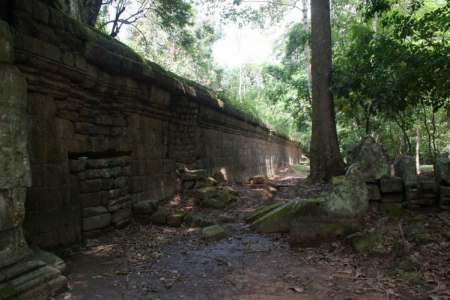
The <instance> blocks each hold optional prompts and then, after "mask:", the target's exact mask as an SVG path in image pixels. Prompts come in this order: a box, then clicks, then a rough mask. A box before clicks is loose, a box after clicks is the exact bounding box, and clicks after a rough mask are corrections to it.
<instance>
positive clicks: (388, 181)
mask: <svg viewBox="0 0 450 300" xmlns="http://www.w3.org/2000/svg"><path fill="white" fill-rule="evenodd" d="M380 190H381V192H382V193H396V192H402V191H403V182H402V179H401V178H400V177H397V176H390V177H389V178H383V179H381V180H380Z"/></svg>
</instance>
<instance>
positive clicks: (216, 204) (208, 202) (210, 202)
mask: <svg viewBox="0 0 450 300" xmlns="http://www.w3.org/2000/svg"><path fill="white" fill-rule="evenodd" d="M200 206H201V207H205V208H214V209H224V208H225V206H226V204H225V203H223V202H222V201H220V200H218V199H215V198H206V199H203V200H202V202H201V204H200Z"/></svg>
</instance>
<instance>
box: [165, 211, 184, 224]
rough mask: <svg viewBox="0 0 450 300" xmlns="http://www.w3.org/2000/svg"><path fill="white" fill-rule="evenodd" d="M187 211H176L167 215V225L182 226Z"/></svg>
mask: <svg viewBox="0 0 450 300" xmlns="http://www.w3.org/2000/svg"><path fill="white" fill-rule="evenodd" d="M185 215H186V213H184V212H174V213H173V214H170V215H169V216H167V225H169V226H172V227H180V226H181V224H183V221H184V217H185Z"/></svg>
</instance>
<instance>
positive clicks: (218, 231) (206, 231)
mask: <svg viewBox="0 0 450 300" xmlns="http://www.w3.org/2000/svg"><path fill="white" fill-rule="evenodd" d="M202 235H203V238H204V239H205V240H210V239H220V238H224V237H226V236H227V234H226V232H225V230H224V229H223V228H222V227H221V226H219V225H213V226H209V227H205V228H203V229H202Z"/></svg>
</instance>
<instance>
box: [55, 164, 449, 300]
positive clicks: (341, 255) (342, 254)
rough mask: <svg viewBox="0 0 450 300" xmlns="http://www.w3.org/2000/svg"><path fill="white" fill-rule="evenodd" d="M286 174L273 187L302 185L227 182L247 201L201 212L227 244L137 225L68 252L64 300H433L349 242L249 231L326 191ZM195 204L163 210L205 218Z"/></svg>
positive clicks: (195, 233)
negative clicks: (249, 217) (257, 216)
mask: <svg viewBox="0 0 450 300" xmlns="http://www.w3.org/2000/svg"><path fill="white" fill-rule="evenodd" d="M285 171H286V172H284V173H280V174H279V176H277V177H276V178H274V179H273V180H271V182H269V183H276V184H283V185H292V184H294V183H295V184H296V186H295V187H294V186H293V187H284V188H283V187H282V188H280V189H279V190H277V189H275V188H274V187H273V186H271V184H269V185H264V186H261V187H259V188H250V187H248V186H245V185H238V184H231V183H225V184H228V185H232V186H233V188H234V189H236V190H238V191H239V192H240V194H239V197H238V201H237V202H236V203H234V204H231V205H229V206H228V207H227V208H226V209H225V210H223V211H216V210H207V209H201V212H202V213H203V214H205V215H209V216H210V217H211V218H212V219H213V220H215V221H216V222H219V221H222V222H226V221H227V223H224V224H222V226H223V227H224V229H225V230H226V232H227V233H228V238H226V239H222V240H219V241H212V242H205V241H204V240H203V239H202V237H201V234H200V229H198V228H187V227H181V228H171V227H164V226H161V227H160V226H152V225H148V226H141V225H139V224H137V223H133V224H131V225H130V226H128V227H127V228H126V229H123V230H119V231H117V232H116V233H111V234H110V235H108V236H102V237H100V238H98V239H92V240H89V241H87V242H86V244H85V246H84V247H82V248H80V249H77V250H76V251H73V252H70V251H67V252H65V253H63V256H64V258H65V260H66V263H67V274H66V275H67V277H68V279H69V290H68V291H67V292H65V293H63V294H61V295H60V296H58V297H57V298H56V299H58V300H61V299H155V300H156V299H160V300H173V299H194V300H203V299H204V300H215V299H217V300H219V299H220V300H238V299H240V300H244V299H245V300H254V299H255V300H256V299H263V300H279V299H293V300H295V299H363V300H364V299H367V300H372V299H374V300H375V299H387V295H388V296H389V299H426V296H420V295H426V294H424V293H423V288H422V289H421V290H415V287H411V286H409V285H407V284H405V285H404V286H402V285H401V284H398V283H392V282H391V281H389V280H385V279H383V280H381V278H384V277H386V276H387V275H386V274H380V273H382V272H384V273H386V272H385V271H384V270H385V269H386V268H387V267H386V265H388V264H390V263H391V262H389V261H386V260H385V259H384V260H383V259H377V258H373V259H369V258H367V257H366V256H364V255H356V254H354V253H353V252H352V251H351V248H350V247H349V246H348V245H345V244H342V245H341V244H340V243H341V242H340V241H329V242H330V243H329V246H330V247H326V248H327V249H325V248H324V247H317V248H306V249H293V248H291V247H290V245H289V242H288V238H289V236H288V235H287V234H272V235H266V236H264V235H260V234H257V233H255V232H253V231H252V230H250V228H249V227H248V225H247V224H245V222H244V221H243V219H244V216H245V215H246V214H247V213H249V212H252V211H254V210H255V209H257V208H260V207H262V206H264V205H268V204H271V203H273V202H276V201H279V200H286V201H287V200H290V199H292V198H293V197H294V196H297V195H298V194H304V195H309V194H311V193H320V191H322V190H325V189H327V186H316V187H310V188H299V187H298V183H299V180H302V178H305V177H306V175H307V174H306V173H296V172H292V170H285ZM186 199H187V196H185V195H177V196H175V197H174V198H173V199H171V201H167V203H165V205H164V209H173V210H182V209H184V210H194V211H195V210H198V208H192V207H187V206H186ZM363 279H364V280H363ZM443 282H444V281H441V284H443ZM431 284H434V285H435V283H434V282H433V283H431ZM430 286H431V285H430ZM444 286H445V284H444ZM418 295H419V296H418ZM442 299H444V298H442Z"/></svg>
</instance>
